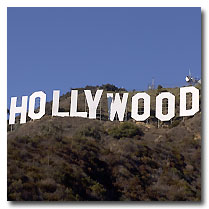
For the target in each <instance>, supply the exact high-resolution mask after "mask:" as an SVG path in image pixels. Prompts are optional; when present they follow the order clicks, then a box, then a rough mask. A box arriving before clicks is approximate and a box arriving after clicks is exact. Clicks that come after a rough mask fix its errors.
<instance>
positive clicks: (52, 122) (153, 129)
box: [8, 87, 201, 201]
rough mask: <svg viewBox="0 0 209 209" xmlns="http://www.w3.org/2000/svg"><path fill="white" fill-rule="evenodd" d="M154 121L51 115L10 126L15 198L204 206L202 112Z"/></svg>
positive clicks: (10, 167)
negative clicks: (120, 120)
mask: <svg viewBox="0 0 209 209" xmlns="http://www.w3.org/2000/svg"><path fill="white" fill-rule="evenodd" d="M163 90H166V89H163V88H161V87H159V88H158V89H157V90H154V91H152V92H150V94H151V96H153V95H155V94H156V93H157V91H163ZM169 91H170V90H169ZM172 91H173V92H178V89H173V90H172ZM69 97H70V95H69V94H68V95H67V96H66V95H63V96H62V98H61V104H62V107H61V108H64V110H65V105H66V104H67V103H68V100H69ZM66 101H67V102H66ZM177 105H178V100H177ZM80 108H83V107H80ZM148 122H149V123H143V122H134V121H133V120H128V121H125V122H118V121H114V122H111V121H108V120H101V121H100V120H92V119H84V118H76V117H74V118H71V117H64V118H62V117H52V116H50V115H45V116H44V117H43V118H41V119H40V120H35V121H28V122H27V123H26V124H22V125H20V124H16V126H15V127H13V131H10V129H9V128H8V130H9V131H8V200H17V201H18V200H26V201H31V200H47V201H49V200H53V201H61V200H64V201H79V200H116V201H119V200H134V201H141V200H143V201H151V200H154V201H166V200H169V201H200V200H201V112H199V113H197V114H196V115H194V116H193V117H187V118H184V120H183V119H182V118H181V119H179V118H176V119H175V120H173V121H172V123H171V122H170V123H169V124H167V125H166V124H161V126H160V127H159V128H157V126H156V124H155V123H152V122H150V121H148Z"/></svg>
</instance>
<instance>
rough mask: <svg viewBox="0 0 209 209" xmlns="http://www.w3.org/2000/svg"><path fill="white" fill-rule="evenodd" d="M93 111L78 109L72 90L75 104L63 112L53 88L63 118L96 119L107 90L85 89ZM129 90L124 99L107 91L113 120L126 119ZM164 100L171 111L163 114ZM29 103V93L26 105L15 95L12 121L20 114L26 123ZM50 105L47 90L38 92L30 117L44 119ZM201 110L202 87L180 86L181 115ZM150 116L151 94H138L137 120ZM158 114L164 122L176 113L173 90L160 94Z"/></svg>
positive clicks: (31, 103)
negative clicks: (141, 107) (189, 98)
mask: <svg viewBox="0 0 209 209" xmlns="http://www.w3.org/2000/svg"><path fill="white" fill-rule="evenodd" d="M84 93H85V97H86V101H87V105H88V109H89V112H88V113H89V114H88V113H87V112H78V111H77V101H78V90H71V104H70V112H59V97H60V91H59V90H54V91H53V101H52V116H60V117H69V116H70V117H83V118H87V117H88V118H90V119H96V111H97V107H98V105H99V102H100V99H101V97H102V94H103V90H97V91H96V94H95V96H94V98H93V96H92V93H91V91H90V90H84ZM188 93H190V94H191V95H192V105H191V108H190V109H187V107H186V106H187V99H186V95H187V94H188ZM128 95H129V93H123V95H122V99H121V98H120V95H119V93H115V95H114V94H113V93H107V99H108V98H109V99H111V104H110V109H109V119H110V120H111V121H113V120H114V118H115V115H116V113H117V115H118V119H119V121H123V120H124V114H125V110H126V105H127V101H128ZM37 98H39V99H40V107H39V112H35V101H36V99H37ZM140 99H142V100H143V101H144V112H143V114H139V113H138V105H139V100H140ZM163 99H167V101H168V111H167V114H163V111H162V103H163ZM27 104H28V96H23V97H22V105H21V106H18V107H17V97H12V98H11V105H10V116H9V124H14V123H15V114H18V113H20V123H26V115H27ZM45 107H46V94H45V93H44V92H43V91H38V92H34V93H33V94H32V95H31V96H30V98H29V107H28V116H29V117H30V118H31V119H32V120H36V119H40V118H41V117H43V116H44V115H45ZM198 111H199V90H198V89H197V88H195V87H193V86H189V87H182V88H180V111H179V115H180V116H182V117H183V116H192V115H194V114H195V113H197V112H198ZM149 116H150V96H149V95H148V94H147V93H145V92H142V93H136V94H135V95H134V96H133V97H132V103H131V117H132V118H133V119H134V120H136V121H144V120H146V119H147V118H149ZM155 116H156V118H158V119H159V120H161V121H169V120H171V119H172V118H173V117H174V116H175V96H174V95H173V94H171V93H169V92H162V93H160V94H159V95H158V96H157V97H156V108H155Z"/></svg>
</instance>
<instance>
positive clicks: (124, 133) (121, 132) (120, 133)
mask: <svg viewBox="0 0 209 209" xmlns="http://www.w3.org/2000/svg"><path fill="white" fill-rule="evenodd" d="M109 134H110V135H111V136H113V137H114V138H117V139H120V138H123V137H129V138H132V137H134V136H142V135H143V132H142V131H141V130H140V129H139V127H138V126H137V125H135V124H133V123H129V122H124V123H122V124H120V125H118V126H115V127H113V128H112V129H110V130H109Z"/></svg>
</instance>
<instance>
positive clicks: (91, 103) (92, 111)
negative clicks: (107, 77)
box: [84, 90, 103, 119]
mask: <svg viewBox="0 0 209 209" xmlns="http://www.w3.org/2000/svg"><path fill="white" fill-rule="evenodd" d="M84 92H85V95H86V101H87V104H88V107H89V118H94V119H95V118H96V111H97V107H98V104H99V100H100V98H101V96H102V92H103V90H97V92H96V94H95V97H94V100H93V98H92V94H91V90H84Z"/></svg>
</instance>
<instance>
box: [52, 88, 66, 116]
mask: <svg viewBox="0 0 209 209" xmlns="http://www.w3.org/2000/svg"><path fill="white" fill-rule="evenodd" d="M59 97H60V91H59V90H54V91H53V103H52V116H60V117H65V116H69V112H59Z"/></svg>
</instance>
